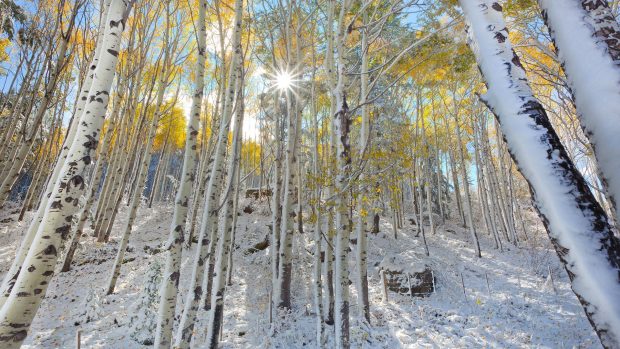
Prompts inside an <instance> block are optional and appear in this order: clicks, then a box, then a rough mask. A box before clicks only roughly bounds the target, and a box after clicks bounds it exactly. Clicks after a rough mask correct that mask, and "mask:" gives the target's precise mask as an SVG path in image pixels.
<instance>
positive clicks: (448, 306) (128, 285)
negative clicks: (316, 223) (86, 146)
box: [0, 199, 600, 348]
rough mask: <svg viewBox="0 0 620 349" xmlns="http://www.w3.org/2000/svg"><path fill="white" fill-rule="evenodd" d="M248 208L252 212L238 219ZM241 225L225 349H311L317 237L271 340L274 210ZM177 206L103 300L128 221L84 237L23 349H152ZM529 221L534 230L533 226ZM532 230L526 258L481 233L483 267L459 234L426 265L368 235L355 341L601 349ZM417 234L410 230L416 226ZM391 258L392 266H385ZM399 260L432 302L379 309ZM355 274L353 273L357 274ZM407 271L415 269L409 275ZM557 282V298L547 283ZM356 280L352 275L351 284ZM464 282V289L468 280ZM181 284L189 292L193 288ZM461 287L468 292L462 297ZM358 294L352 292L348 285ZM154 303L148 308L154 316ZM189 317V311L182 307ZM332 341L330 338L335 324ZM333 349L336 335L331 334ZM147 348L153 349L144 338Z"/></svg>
mask: <svg viewBox="0 0 620 349" xmlns="http://www.w3.org/2000/svg"><path fill="white" fill-rule="evenodd" d="M248 205H252V206H253V208H254V210H253V212H252V213H244V212H243V211H242V209H243V208H244V207H246V206H248ZM239 211H240V216H239V219H238V229H237V236H236V244H237V246H236V247H237V248H236V250H235V251H234V262H233V274H232V275H233V277H232V285H231V286H229V287H228V288H227V294H226V299H225V302H226V305H225V312H224V329H223V333H222V342H221V347H222V348H271V347H276V348H313V347H315V343H314V341H315V322H314V321H315V320H314V319H315V318H314V317H313V316H312V309H313V307H312V304H310V303H308V302H309V301H308V300H311V299H313V298H312V288H311V280H312V275H311V274H310V271H311V270H312V268H311V263H312V255H311V252H312V251H313V248H312V242H310V241H311V232H310V229H309V228H306V232H305V234H304V235H300V234H296V235H295V239H294V245H293V256H294V264H295V265H299V266H304V265H305V267H299V268H296V270H297V271H299V272H304V271H308V272H307V273H304V274H300V273H299V272H296V273H294V275H293V290H292V294H293V301H294V305H293V309H292V311H291V313H290V314H289V315H287V316H286V318H285V320H284V321H281V322H279V323H278V324H276V325H275V326H274V327H275V329H276V331H275V333H272V332H271V330H270V324H269V291H270V289H271V278H270V275H271V274H270V270H271V269H270V266H269V263H270V257H269V249H266V250H263V251H259V252H255V253H249V252H248V249H250V248H251V247H252V246H253V245H254V244H256V243H257V242H260V241H262V240H263V239H264V238H265V237H266V236H268V228H267V224H268V223H269V221H270V218H269V214H268V208H267V206H266V205H264V204H262V205H258V204H257V203H256V202H254V201H248V200H247V199H246V200H242V201H241V202H240V210H239ZM171 214H172V208H171V207H154V208H152V209H148V208H141V209H140V211H139V216H138V219H137V223H136V226H135V231H134V234H133V235H132V237H131V240H130V243H129V250H128V253H127V254H126V256H125V264H123V267H122V273H121V277H120V280H119V284H118V286H117V291H116V293H115V294H112V295H109V296H105V295H104V288H105V286H106V281H107V279H108V278H109V276H110V272H111V270H110V269H111V267H112V263H113V259H114V256H115V254H116V251H115V248H116V246H117V242H118V236H117V235H118V234H119V230H120V227H121V226H120V225H121V224H123V222H124V221H125V219H126V216H125V213H124V212H123V210H121V212H120V214H119V218H118V219H117V220H116V225H115V228H114V230H113V235H112V239H111V243H109V244H99V243H96V242H95V241H94V238H92V237H90V236H89V237H85V238H84V239H83V240H82V244H81V247H80V249H79V250H78V252H77V253H76V258H75V260H74V262H73V268H72V270H71V271H69V272H65V273H60V274H58V275H57V276H55V277H54V278H53V279H52V280H53V281H52V283H51V285H50V288H49V291H48V293H47V295H46V298H45V300H44V301H43V304H42V306H41V311H39V312H38V314H37V317H36V318H35V321H34V323H33V326H32V332H31V334H30V335H29V336H28V339H27V340H26V342H25V345H24V347H25V348H72V347H74V345H75V340H76V339H75V338H76V333H77V332H78V331H80V332H81V342H82V347H83V348H148V347H149V346H148V345H143V344H140V343H139V342H138V341H142V342H143V343H147V344H148V338H151V340H152V336H153V335H154V334H153V333H150V332H149V328H148V324H149V323H153V325H152V326H153V327H151V329H152V328H154V322H156V314H157V306H156V303H157V302H158V301H159V299H158V297H157V295H156V293H157V292H156V291H157V287H158V285H159V283H157V286H154V287H155V289H154V290H155V296H154V297H153V296H152V297H151V298H150V299H151V300H149V297H148V291H149V285H150V289H151V291H153V282H150V283H149V282H148V280H147V279H148V278H152V277H153V276H154V275H156V274H157V271H158V270H160V268H161V265H162V263H163V261H164V253H163V252H160V251H159V249H158V247H159V244H160V242H161V241H164V240H165V236H166V234H167V232H168V230H167V229H168V224H169V222H170V218H171ZM2 218H3V219H2V223H1V225H0V244H1V245H2V246H3V247H2V249H1V250H0V258H1V260H0V263H1V264H0V266H1V268H2V274H3V276H4V273H6V271H7V269H8V267H9V265H10V262H11V260H12V258H13V254H14V252H15V250H16V248H17V245H18V244H19V238H20V236H19V235H20V234H21V233H22V232H23V231H24V227H26V226H27V220H28V219H29V217H27V219H26V221H25V222H22V223H15V222H16V213H11V214H8V215H5V216H4V217H2ZM532 222H535V220H534V219H532ZM532 222H530V224H531V226H530V234H529V235H530V236H533V237H534V238H531V239H530V240H528V241H525V242H523V246H522V248H515V247H513V246H512V245H510V246H508V247H506V246H505V247H506V248H505V251H504V252H502V253H500V252H499V251H498V250H494V249H492V247H491V240H490V236H489V235H488V234H486V232H479V236H480V238H481V247H482V251H483V258H482V259H478V258H476V257H475V254H474V250H473V249H472V248H471V244H470V243H469V242H468V241H467V239H466V237H467V236H468V233H467V232H466V231H465V230H464V229H463V228H461V227H459V226H458V225H457V224H453V223H447V224H446V225H445V226H440V227H439V229H438V230H437V233H436V234H435V235H430V234H428V233H427V241H428V244H429V250H430V258H427V257H426V256H424V250H423V247H422V245H421V240H420V239H421V238H416V237H415V228H414V227H413V226H412V225H409V226H405V227H404V228H403V229H401V230H399V231H398V234H397V239H394V236H393V229H392V226H391V224H390V223H389V221H384V220H382V221H381V232H380V233H379V234H377V235H373V234H369V263H368V264H369V288H370V291H369V292H370V304H371V322H372V325H371V326H370V327H367V326H366V325H362V323H361V322H359V321H358V320H357V319H359V316H358V308H357V306H356V297H355V294H353V295H352V309H351V314H352V321H353V322H352V327H351V341H352V346H353V347H356V348H481V347H488V348H600V343H599V341H598V339H597V337H596V334H595V333H594V332H593V330H592V328H591V326H590V324H589V323H588V321H587V318H586V317H585V315H584V313H583V309H582V308H581V306H580V305H579V302H578V301H577V299H576V297H575V295H574V294H573V292H572V291H571V290H570V286H569V282H568V277H567V275H566V273H565V271H564V269H563V268H562V267H561V264H560V262H559V260H558V259H557V257H556V254H555V252H554V251H553V250H552V248H551V246H550V244H549V243H548V241H547V238H546V237H545V235H544V232H543V231H542V230H541V227H538V226H536V225H535V223H532ZM408 224H409V223H408ZM193 253H194V248H192V249H191V251H186V250H184V251H183V261H184V262H183V272H182V273H181V275H182V276H187V275H188V274H189V273H188V272H187V270H188V268H189V264H190V263H189V262H188V261H189V259H190V258H189V257H190V255H191V256H193ZM384 259H385V261H384ZM393 259H396V260H397V261H398V260H400V261H416V263H419V264H427V265H429V266H430V267H431V268H432V269H433V271H434V275H435V277H436V281H437V288H436V292H435V293H434V294H433V295H431V296H430V297H427V298H411V297H409V296H407V295H398V294H396V293H394V292H391V291H390V292H389V293H388V296H389V301H387V302H385V301H384V300H383V286H382V283H381V278H380V276H379V264H380V263H381V262H388V261H391V260H393ZM350 267H351V270H352V272H354V270H355V267H354V265H353V264H352V265H351V266H350ZM402 267H405V268H409V267H412V266H402ZM549 270H550V271H551V272H552V275H553V283H554V285H555V291H554V289H553V287H552V285H551V280H550V279H549V278H548V273H549ZM353 277H354V275H351V278H352V279H353ZM461 280H462V281H461ZM186 284H187V283H186V282H185V280H184V279H183V278H182V279H181V282H180V288H181V292H185V291H186V290H187V286H186ZM463 285H464V287H463ZM351 290H352V292H355V287H351ZM149 304H150V307H151V308H150V309H149ZM177 308H178V309H182V307H179V306H178V307H177ZM198 319H199V323H198V324H197V325H196V327H195V331H196V338H195V340H194V344H195V345H196V347H200V346H202V345H204V338H205V328H204V326H202V322H203V321H205V319H206V312H205V311H204V310H201V311H200V312H199V314H198ZM328 331H329V332H328V333H331V331H333V327H332V326H328ZM328 337H329V341H330V342H328V347H332V345H333V342H331V341H333V335H328ZM145 338H147V341H146V342H145V341H144V339H145Z"/></svg>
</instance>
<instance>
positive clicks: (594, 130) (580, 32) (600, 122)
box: [538, 0, 620, 218]
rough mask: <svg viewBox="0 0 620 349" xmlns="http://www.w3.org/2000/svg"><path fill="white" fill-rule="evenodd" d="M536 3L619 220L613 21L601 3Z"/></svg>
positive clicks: (618, 96) (619, 104) (618, 65)
mask: <svg viewBox="0 0 620 349" xmlns="http://www.w3.org/2000/svg"><path fill="white" fill-rule="evenodd" d="M538 3H539V4H540V7H541V8H542V10H543V15H544V18H545V21H546V23H547V26H548V27H549V32H550V33H551V37H552V38H553V39H554V40H553V41H554V43H555V46H556V48H557V49H558V51H559V52H558V57H559V59H560V61H561V63H562V67H563V69H564V71H565V72H566V75H567V77H568V83H569V86H570V88H571V91H572V92H573V94H574V97H575V104H576V106H577V114H578V116H579V121H580V122H581V125H582V127H583V128H584V133H585V134H586V135H587V136H588V138H589V139H590V143H591V144H592V147H593V148H594V153H595V154H596V159H597V160H598V161H597V164H598V168H599V170H600V173H601V178H602V179H603V180H604V182H605V184H606V189H607V194H608V197H609V199H610V200H611V202H612V205H613V206H614V207H615V212H616V217H618V218H620V202H619V201H620V156H618V149H619V147H620V142H618V135H620V114H619V113H620V62H619V61H618V49H620V46H619V45H618V41H617V38H618V35H619V34H620V29H619V26H618V23H617V22H616V20H615V19H614V18H613V16H612V15H611V13H610V12H609V8H606V6H605V4H602V3H604V1H603V2H601V1H591V0H587V1H586V0H564V1H549V0H539V1H538ZM582 6H583V7H582ZM584 7H586V8H587V9H588V11H586V10H584ZM605 10H607V11H605ZM609 16H611V18H608V17H609Z"/></svg>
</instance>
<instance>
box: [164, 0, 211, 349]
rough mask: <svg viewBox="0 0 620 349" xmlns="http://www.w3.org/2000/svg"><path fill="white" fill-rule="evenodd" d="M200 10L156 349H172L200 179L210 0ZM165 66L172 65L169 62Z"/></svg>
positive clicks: (202, 3) (200, 4)
mask: <svg viewBox="0 0 620 349" xmlns="http://www.w3.org/2000/svg"><path fill="white" fill-rule="evenodd" d="M198 7H199V8H198V23H197V30H198V32H197V33H196V39H197V50H198V59H197V61H196V81H195V82H194V95H193V97H192V106H191V108H190V112H189V113H190V115H189V122H188V124H187V132H186V135H187V136H186V139H185V154H184V157H183V170H182V172H181V183H180V187H179V188H178V189H177V190H178V191H177V197H176V200H175V205H174V213H173V215H172V223H171V224H170V232H169V237H168V241H167V242H166V250H167V252H168V254H167V256H166V267H165V269H164V273H163V277H162V284H161V288H160V290H159V294H160V300H159V314H158V317H157V329H156V334H155V348H168V347H169V346H170V342H171V341H172V326H173V325H174V315H175V310H176V304H177V293H178V291H179V277H180V274H181V255H182V250H183V239H184V238H185V223H186V220H187V212H188V206H189V201H190V196H191V190H192V188H193V186H194V180H195V178H196V174H195V172H196V163H197V162H198V158H197V153H196V149H197V144H198V143H197V139H198V130H199V127H200V114H201V111H202V108H201V107H202V99H203V94H204V78H205V61H206V56H205V55H206V47H205V42H206V36H207V29H206V13H207V2H206V0H200V2H199V5H198ZM166 61H167V60H166ZM165 64H168V62H166V63H165ZM190 243H191V242H190Z"/></svg>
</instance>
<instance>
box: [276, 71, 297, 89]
mask: <svg viewBox="0 0 620 349" xmlns="http://www.w3.org/2000/svg"><path fill="white" fill-rule="evenodd" d="M275 83H276V87H277V88H278V90H280V91H285V90H288V89H290V88H291V86H292V85H293V76H292V75H291V73H289V72H287V71H282V72H279V73H278V74H277V75H276V80H275Z"/></svg>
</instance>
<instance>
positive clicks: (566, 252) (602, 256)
mask: <svg viewBox="0 0 620 349" xmlns="http://www.w3.org/2000/svg"><path fill="white" fill-rule="evenodd" d="M460 4H461V7H462V8H463V11H464V12H465V15H466V17H467V19H468V21H469V29H468V33H469V40H470V46H471V47H472V50H473V51H474V54H475V55H476V59H477V61H478V65H479V67H480V70H481V72H482V74H483V76H484V78H485V81H486V83H487V86H488V87H487V93H486V94H485V95H484V96H483V99H484V101H485V103H486V104H487V105H488V106H489V107H490V109H491V110H492V111H493V113H494V114H495V115H496V117H497V118H498V119H499V120H500V121H501V122H500V125H501V128H502V131H503V134H504V137H505V139H506V142H507V144H508V149H509V150H510V153H511V155H512V156H513V158H514V159H515V162H516V163H517V164H518V167H519V169H520V171H521V173H522V174H523V176H524V177H525V179H526V180H527V181H528V183H529V185H530V188H531V191H532V197H533V200H534V203H535V207H536V209H537V210H538V212H539V214H540V216H541V218H542V219H543V223H544V224H545V227H546V228H547V232H548V234H549V236H550V238H551V241H552V243H553V245H554V247H555V248H556V251H557V252H558V256H559V257H560V260H561V261H562V262H563V264H564V267H565V268H566V270H567V272H568V274H569V276H570V278H571V286H572V289H573V292H575V294H576V295H577V298H578V299H579V301H580V302H581V304H582V306H583V307H584V311H585V313H586V315H587V317H588V319H589V320H590V322H591V324H592V325H593V327H594V329H595V330H596V332H597V334H598V335H599V338H600V339H601V343H602V344H603V346H604V347H607V348H614V347H617V346H618V345H619V343H620V340H619V338H620V335H619V334H620V318H619V317H618V315H619V314H620V311H619V310H618V309H616V306H617V305H618V304H619V303H618V302H617V300H618V299H619V297H620V283H619V282H618V279H617V276H618V273H619V271H620V242H619V241H618V239H617V238H616V237H615V236H614V234H613V232H612V231H611V228H610V226H609V223H608V221H607V217H606V215H605V213H604V211H603V209H602V208H601V206H600V205H599V204H598V202H597V201H596V199H595V198H594V196H593V195H592V193H591V192H590V191H589V188H588V186H587V184H586V183H585V181H584V179H583V177H582V175H581V174H580V173H579V171H577V169H576V168H575V166H574V165H573V163H572V162H571V161H570V159H569V158H568V155H567V152H566V150H565V149H564V147H563V146H562V144H561V142H560V140H559V138H558V136H557V134H556V133H555V131H554V130H553V129H552V128H551V125H550V123H549V119H548V117H547V115H546V112H545V110H544V109H543V107H542V106H541V105H540V103H539V102H538V100H536V98H534V96H533V95H532V91H531V89H530V87H529V85H528V83H527V78H526V77H525V71H524V69H523V67H522V65H521V63H520V61H519V57H518V56H517V55H516V54H515V53H514V51H513V49H512V45H511V44H510V41H509V40H508V33H507V29H506V25H505V23H504V19H503V17H502V7H501V6H500V5H499V4H498V3H497V2H492V1H489V0H477V1H465V0H461V1H460ZM594 270H596V272H594ZM593 292H594V293H593Z"/></svg>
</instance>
